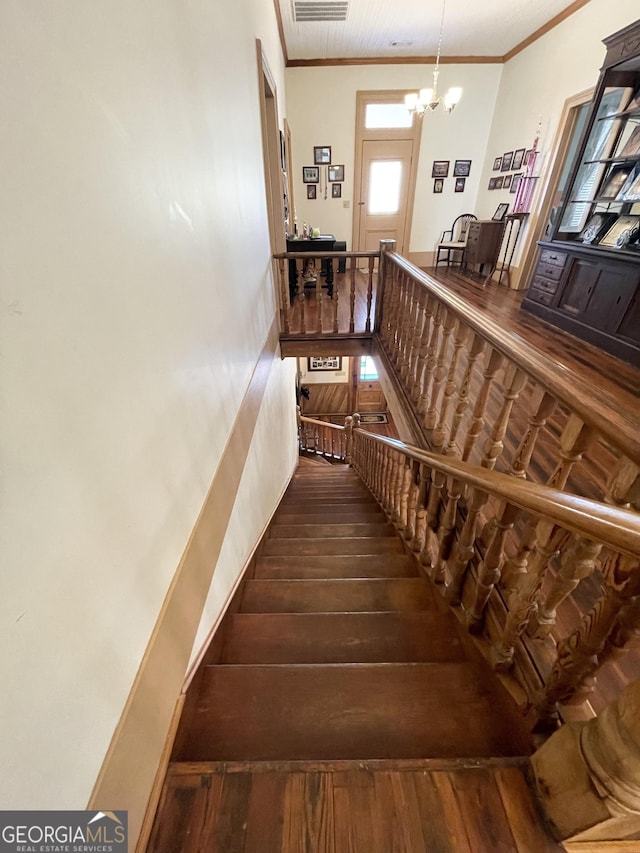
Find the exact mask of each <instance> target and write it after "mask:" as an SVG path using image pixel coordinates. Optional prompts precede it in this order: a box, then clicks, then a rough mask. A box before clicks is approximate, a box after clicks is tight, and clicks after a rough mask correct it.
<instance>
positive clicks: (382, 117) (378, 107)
mask: <svg viewBox="0 0 640 853" xmlns="http://www.w3.org/2000/svg"><path fill="white" fill-rule="evenodd" d="M412 123H413V115H412V113H410V112H409V110H408V109H407V108H406V106H405V105H404V104H367V106H366V110H365V116H364V125H365V127H366V128H369V129H371V130H373V129H375V128H387V127H411V125H412Z"/></svg>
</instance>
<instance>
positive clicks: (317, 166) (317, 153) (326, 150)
mask: <svg viewBox="0 0 640 853" xmlns="http://www.w3.org/2000/svg"><path fill="white" fill-rule="evenodd" d="M321 170H324V171H321ZM302 182H303V184H306V187H307V198H308V199H316V198H318V185H319V184H323V186H321V187H320V190H321V191H323V192H324V198H325V199H326V198H327V189H328V184H331V198H342V184H343V182H344V164H342V163H332V153H331V146H330V145H314V146H313V166H303V167H302Z"/></svg>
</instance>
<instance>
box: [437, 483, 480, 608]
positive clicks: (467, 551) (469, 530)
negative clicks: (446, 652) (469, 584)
mask: <svg viewBox="0 0 640 853" xmlns="http://www.w3.org/2000/svg"><path fill="white" fill-rule="evenodd" d="M487 497H488V496H487V494H486V492H482V491H480V489H471V495H470V497H469V500H468V501H467V517H466V518H465V521H464V525H463V526H462V530H461V532H460V537H459V539H458V541H457V543H456V544H455V546H454V549H453V554H452V555H451V558H450V560H449V575H450V583H449V586H448V587H447V592H446V600H447V602H448V603H449V604H460V597H461V594H462V585H463V583H464V578H465V575H466V573H467V567H468V565H469V562H470V560H471V558H472V557H473V555H474V553H475V542H476V526H477V523H478V517H479V515H480V513H481V511H482V508H483V507H484V505H485V503H486V502H487Z"/></svg>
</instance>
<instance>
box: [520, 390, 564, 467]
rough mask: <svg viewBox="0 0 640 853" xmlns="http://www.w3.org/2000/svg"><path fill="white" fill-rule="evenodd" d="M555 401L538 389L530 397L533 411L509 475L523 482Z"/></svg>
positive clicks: (555, 403) (554, 406)
mask: <svg viewBox="0 0 640 853" xmlns="http://www.w3.org/2000/svg"><path fill="white" fill-rule="evenodd" d="M556 405H557V401H556V399H555V397H552V396H551V394H549V393H548V392H547V391H545V390H544V389H543V388H540V387H538V388H537V389H536V391H535V392H534V394H533V397H532V408H533V409H534V410H535V411H533V413H532V414H531V415H529V420H528V423H527V431H526V432H525V435H524V438H523V439H522V441H521V442H520V444H519V445H518V449H517V450H516V452H515V455H514V457H513V462H512V463H511V470H510V474H511V475H512V476H514V477H519V478H520V479H522V480H524V479H526V477H527V471H528V470H529V465H530V463H531V457H532V456H533V451H534V450H535V446H536V443H537V441H538V437H539V435H540V431H541V430H542V428H543V427H544V426H545V425H546V423H547V419H548V418H549V417H550V416H551V415H552V414H553V411H554V409H555V408H556Z"/></svg>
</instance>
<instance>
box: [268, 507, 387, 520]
mask: <svg viewBox="0 0 640 853" xmlns="http://www.w3.org/2000/svg"><path fill="white" fill-rule="evenodd" d="M375 521H382V522H385V521H386V516H385V514H384V513H383V512H382V510H381V509H376V508H375V507H369V506H363V507H355V508H353V509H352V508H351V507H349V508H345V507H343V508H341V509H336V508H335V507H334V506H333V505H332V506H330V507H326V508H323V509H320V510H319V509H316V510H314V511H313V512H296V511H293V510H286V511H284V510H278V512H276V514H275V515H274V516H273V522H272V524H310V523H311V524H317V523H320V524H343V523H347V524H350V523H353V522H367V523H369V524H370V523H372V522H375Z"/></svg>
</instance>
